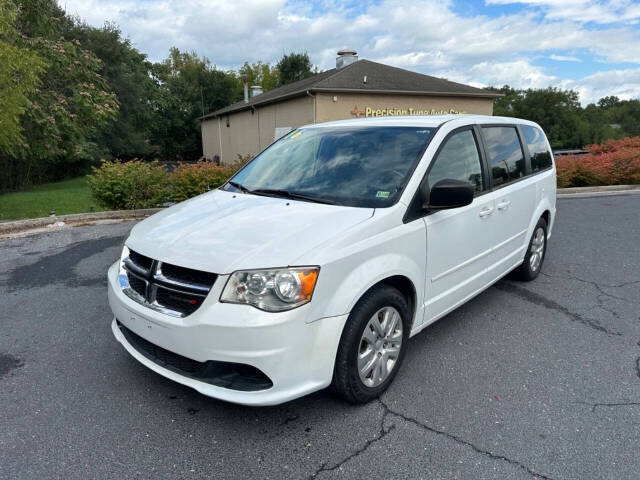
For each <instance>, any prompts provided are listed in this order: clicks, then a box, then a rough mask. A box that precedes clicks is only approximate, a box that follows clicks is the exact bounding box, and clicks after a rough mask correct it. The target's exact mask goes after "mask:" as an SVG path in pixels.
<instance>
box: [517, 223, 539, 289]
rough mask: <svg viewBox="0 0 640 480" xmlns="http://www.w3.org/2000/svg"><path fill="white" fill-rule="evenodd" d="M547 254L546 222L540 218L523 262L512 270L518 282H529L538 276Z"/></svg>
mask: <svg viewBox="0 0 640 480" xmlns="http://www.w3.org/2000/svg"><path fill="white" fill-rule="evenodd" d="M546 252H547V222H546V221H545V219H544V218H542V217H540V219H539V220H538V223H537V224H536V227H535V228H534V229H533V235H532V236H531V240H530V241H529V248H528V249H527V253H526V254H525V256H524V262H522V265H520V266H519V267H518V268H517V269H515V270H514V275H515V277H516V278H518V279H519V280H524V281H531V280H533V279H535V278H536V277H537V276H538V275H539V274H540V269H541V268H542V262H543V261H544V256H545V253H546Z"/></svg>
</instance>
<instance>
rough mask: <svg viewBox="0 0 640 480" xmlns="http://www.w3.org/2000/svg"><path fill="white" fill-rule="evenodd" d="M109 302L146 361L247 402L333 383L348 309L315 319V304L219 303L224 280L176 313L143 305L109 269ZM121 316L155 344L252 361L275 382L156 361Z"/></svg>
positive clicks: (270, 401)
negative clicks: (229, 381)
mask: <svg viewBox="0 0 640 480" xmlns="http://www.w3.org/2000/svg"><path fill="white" fill-rule="evenodd" d="M108 276H109V282H108V284H109V304H110V306H111V309H112V311H113V314H114V316H115V318H114V320H113V322H112V331H113V334H114V336H115V337H116V339H117V340H118V341H119V342H120V343H121V344H122V345H123V346H124V348H125V349H126V350H127V351H128V352H129V353H130V354H131V355H132V356H133V357H134V358H135V359H136V360H138V361H139V362H140V363H142V364H143V365H145V366H146V367H148V368H150V369H151V370H153V371H155V372H157V373H159V374H160V375H162V376H164V377H167V378H169V379H171V380H174V381H176V382H178V383H181V384H183V385H186V386H188V387H191V388H193V389H195V390H197V391H198V392H200V393H202V394H203V395H207V396H210V397H214V398H218V399H220V400H225V401H229V402H234V403H240V404H244V405H275V404H278V403H282V402H286V401H289V400H292V399H294V398H297V397H300V396H303V395H306V394H308V393H311V392H313V391H316V390H320V389H322V388H324V387H326V386H328V385H329V384H330V383H331V379H332V375H333V365H334V361H335V355H336V351H337V347H338V342H339V340H340V335H341V333H342V328H343V326H344V323H345V321H346V318H347V315H341V316H335V317H327V318H320V319H317V320H315V321H309V319H307V318H306V313H307V312H308V309H305V307H301V308H298V309H294V310H291V311H289V312H282V313H275V314H274V313H267V312H262V311H260V310H257V309H255V308H253V307H249V306H246V305H232V304H221V303H219V302H218V301H217V299H218V298H219V294H220V291H219V290H220V289H221V288H222V285H224V283H225V279H224V278H221V279H220V281H218V282H216V284H215V285H214V288H213V290H212V291H211V293H210V294H209V296H208V297H207V299H206V300H205V302H204V303H203V304H202V306H201V307H200V308H199V309H198V310H197V311H196V312H194V313H193V314H191V315H189V316H187V317H184V318H175V317H171V316H168V315H164V314H162V313H160V312H156V311H153V310H151V309H149V308H146V307H144V306H142V305H139V304H137V303H136V302H134V301H133V300H131V299H130V298H129V297H127V296H126V295H124V294H123V293H122V291H121V290H120V288H119V286H118V284H117V272H116V269H115V267H112V268H111V269H110V270H109V275H108ZM116 319H117V320H118V321H119V322H120V323H121V324H122V325H123V326H124V327H126V328H127V329H128V330H129V331H131V332H133V333H134V334H135V335H137V336H139V337H142V339H144V340H146V341H147V342H150V343H151V344H153V345H156V346H158V347H161V348H162V349H165V350H168V351H169V352H172V353H175V354H177V355H180V356H182V357H186V358H185V359H191V360H193V361H196V362H208V361H215V362H230V363H237V364H244V365H250V366H252V367H255V368H256V369H258V370H260V371H261V372H263V373H264V374H265V375H266V376H267V377H268V379H269V380H270V381H271V382H272V384H273V385H272V386H271V387H270V388H267V389H262V390H257V391H242V390H237V389H233V388H225V387H221V386H217V385H213V384H211V383H207V382H205V381H201V380H198V379H196V378H193V377H192V376H187V375H182V374H180V373H179V372H177V371H175V369H171V368H166V367H165V366H163V365H162V364H161V363H159V362H156V361H153V359H151V358H149V356H148V355H145V354H144V353H143V352H141V351H140V349H139V348H136V346H135V345H133V344H132V342H130V341H129V340H128V339H127V337H126V336H125V335H124V334H123V331H122V330H121V329H120V327H119V326H118V324H117V322H116Z"/></svg>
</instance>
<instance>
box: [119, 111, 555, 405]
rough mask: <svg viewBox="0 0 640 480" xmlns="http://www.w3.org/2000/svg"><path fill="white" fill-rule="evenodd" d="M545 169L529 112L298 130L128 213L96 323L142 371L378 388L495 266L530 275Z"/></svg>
mask: <svg viewBox="0 0 640 480" xmlns="http://www.w3.org/2000/svg"><path fill="white" fill-rule="evenodd" d="M555 196H556V172H555V167H554V162H553V156H552V153H551V149H550V148H549V143H548V141H547V139H546V137H545V134H544V133H543V131H542V130H541V129H540V127H539V126H538V125H537V124H535V123H533V122H529V121H525V120H518V119H514V118H500V117H490V116H475V115H450V116H449V115H447V116H430V117H395V118H374V119H354V120H345V121H337V122H330V123H324V124H315V125H309V126H305V127H301V128H299V129H297V130H295V131H293V132H291V133H289V134H287V135H286V136H285V137H283V138H281V139H280V140H278V141H276V142H275V143H273V144H272V145H271V146H270V147H268V148H267V149H266V150H264V151H263V152H262V153H260V154H259V155H258V156H256V157H255V158H254V159H253V160H252V161H251V162H250V163H248V164H247V165H246V166H245V167H244V168H242V169H241V170H240V171H239V172H238V173H236V174H235V175H234V176H233V178H231V179H230V180H229V181H228V182H227V183H226V184H225V185H223V186H222V187H220V188H219V189H217V190H214V191H211V192H208V193H205V194H203V195H200V196H198V197H195V198H192V199H190V200H187V201H186V202H183V203H180V204H178V205H175V206H173V207H170V208H168V209H166V210H163V211H162V212H160V213H157V214H155V215H153V216H152V217H150V218H148V219H146V220H144V221H142V222H140V223H139V224H137V225H136V226H135V227H134V228H133V230H132V231H131V235H130V236H129V237H128V238H127V240H126V242H125V246H124V248H123V251H122V256H121V259H120V260H119V261H118V262H116V263H115V264H114V265H112V267H111V268H110V269H109V275H108V276H109V281H108V284H109V303H110V306H111V309H112V310H113V313H114V317H115V318H114V320H113V323H112V330H113V333H114V334H115V337H116V338H117V339H118V341H119V342H120V343H121V344H122V345H123V346H124V347H125V348H126V349H127V351H128V352H129V353H130V354H131V355H132V356H133V357H135V358H136V359H137V360H138V361H140V362H141V363H142V364H144V365H146V366H147V367H149V368H150V369H152V370H154V371H155V372H157V373H159V374H161V375H163V376H165V377H167V378H170V379H172V380H175V381H176V382H179V383H182V384H184V385H187V386H189V387H192V388H194V389H196V390H197V391H199V392H201V393H203V394H204V395H208V396H211V397H215V398H219V399H222V400H226V401H230V402H236V403H241V404H246V405H273V404H278V403H282V402H285V401H288V400H291V399H294V398H296V397H300V396H302V395H305V394H308V393H310V392H313V391H315V390H319V389H322V388H325V387H328V386H330V385H332V386H333V388H334V389H335V390H336V391H337V392H338V393H339V394H340V395H341V396H342V397H344V398H345V399H346V400H348V401H350V402H354V403H362V402H367V401H369V400H371V399H373V398H375V397H377V396H379V395H380V394H381V393H382V392H383V391H384V390H385V389H386V388H387V387H388V386H389V384H390V383H391V382H392V380H393V378H394V377H395V375H396V374H397V373H398V370H399V369H400V366H401V364H402V360H403V358H404V356H405V353H406V350H407V346H408V345H407V344H408V340H409V337H411V336H412V335H415V334H417V333H418V332H420V331H421V330H422V329H423V328H425V327H426V326H428V325H429V324H431V323H433V322H434V321H436V320H437V319H439V318H440V317H442V316H444V315H446V314H447V313H449V312H451V311H452V310H453V309H455V308H456V307H458V306H460V305H461V304H462V303H464V302H466V301H467V300H469V299H470V298H472V297H473V296H474V295H477V294H478V293H480V292H482V291H483V290H484V289H486V288H487V287H489V286H490V285H491V284H492V283H494V282H495V281H497V280H498V279H500V278H501V277H503V276H505V275H506V274H507V273H509V272H512V271H513V273H514V276H517V277H519V278H521V279H523V280H532V279H534V278H535V277H536V276H537V275H538V273H539V272H540V268H541V265H542V262H543V260H544V257H545V251H546V246H547V240H548V239H549V236H550V233H551V227H552V225H553V221H554V216H555V212H556V209H555Z"/></svg>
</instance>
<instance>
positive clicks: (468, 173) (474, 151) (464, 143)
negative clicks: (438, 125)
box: [428, 130, 482, 193]
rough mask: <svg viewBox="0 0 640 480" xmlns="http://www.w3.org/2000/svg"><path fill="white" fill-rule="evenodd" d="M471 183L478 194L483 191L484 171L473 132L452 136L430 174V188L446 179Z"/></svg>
mask: <svg viewBox="0 0 640 480" xmlns="http://www.w3.org/2000/svg"><path fill="white" fill-rule="evenodd" d="M445 178H446V179H454V180H462V181H463V182H469V183H470V184H471V185H472V186H473V188H474V190H475V191H476V193H479V192H481V191H482V170H481V167H480V155H479V154H478V146H477V145H476V140H475V137H474V135H473V132H472V131H471V130H464V131H462V132H460V133H456V134H454V135H453V136H451V137H450V138H449V139H448V140H447V143H445V145H444V147H442V150H440V153H439V154H438V158H436V159H435V163H434V164H433V167H431V171H430V172H429V177H428V182H429V188H431V187H433V186H434V185H435V184H436V183H438V182H439V181H440V180H444V179H445Z"/></svg>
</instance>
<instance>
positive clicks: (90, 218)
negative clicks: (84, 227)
mask: <svg viewBox="0 0 640 480" xmlns="http://www.w3.org/2000/svg"><path fill="white" fill-rule="evenodd" d="M160 210H162V208H144V209H139V210H113V211H107V212H91V213H73V214H70V215H58V216H56V215H52V216H50V217H44V218H28V219H26V220H15V221H9V222H0V235H7V234H13V233H18V232H23V231H25V230H35V229H38V230H39V229H44V228H47V227H48V225H51V224H53V223H55V222H64V224H65V226H66V225H69V226H72V225H78V224H84V223H92V222H98V221H107V220H134V219H138V218H145V217H148V216H150V215H153V214H154V213H156V212H159V211H160Z"/></svg>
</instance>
